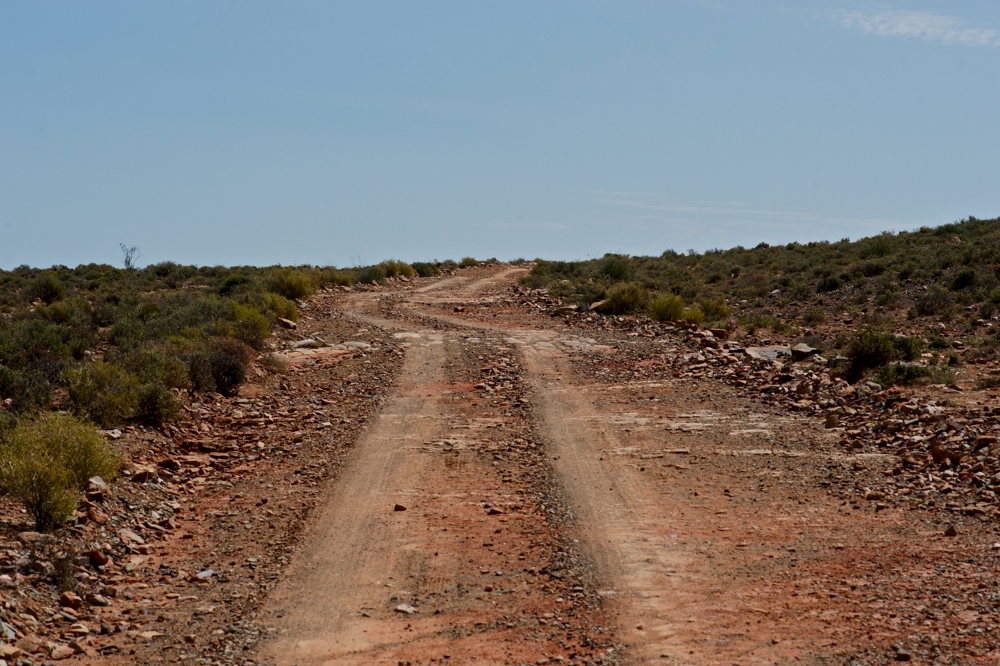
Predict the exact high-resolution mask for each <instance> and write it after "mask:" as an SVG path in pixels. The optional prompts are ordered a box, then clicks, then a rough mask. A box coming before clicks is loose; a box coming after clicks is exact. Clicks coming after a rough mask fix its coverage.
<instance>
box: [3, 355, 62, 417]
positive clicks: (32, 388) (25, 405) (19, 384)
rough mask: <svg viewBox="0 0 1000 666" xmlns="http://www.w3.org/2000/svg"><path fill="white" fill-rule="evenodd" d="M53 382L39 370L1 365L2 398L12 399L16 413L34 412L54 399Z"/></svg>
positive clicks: (11, 405)
mask: <svg viewBox="0 0 1000 666" xmlns="http://www.w3.org/2000/svg"><path fill="white" fill-rule="evenodd" d="M52 391H53V386H52V382H51V381H50V380H49V378H48V377H46V376H45V373H43V372H39V371H31V370H28V371H25V372H20V371H18V370H14V369H13V368H9V367H7V366H5V365H0V399H2V400H10V401H11V402H10V409H11V411H13V412H15V413H19V414H20V413H24V412H33V411H35V410H36V409H41V408H43V407H47V406H48V404H49V402H51V400H52Z"/></svg>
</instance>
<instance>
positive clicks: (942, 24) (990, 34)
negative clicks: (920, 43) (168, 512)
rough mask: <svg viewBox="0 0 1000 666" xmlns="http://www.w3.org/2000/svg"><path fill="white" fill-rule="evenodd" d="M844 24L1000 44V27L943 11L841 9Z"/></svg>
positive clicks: (885, 33) (891, 33)
mask: <svg viewBox="0 0 1000 666" xmlns="http://www.w3.org/2000/svg"><path fill="white" fill-rule="evenodd" d="M836 17H837V19H838V20H839V21H840V23H841V24H842V25H843V26H845V27H847V28H851V29H853V30H860V31H861V32H863V33H865V34H866V35H877V36H879V37H904V38H909V39H923V40H926V41H930V42H938V43H941V44H956V45H959V46H1000V30H997V29H994V28H984V27H980V26H976V25H973V24H971V23H969V22H968V21H965V20H963V19H960V18H957V17H954V16H945V15H943V14H934V13H932V12H921V11H887V12H875V13H865V12H859V11H850V12H840V13H838V14H837V15H836Z"/></svg>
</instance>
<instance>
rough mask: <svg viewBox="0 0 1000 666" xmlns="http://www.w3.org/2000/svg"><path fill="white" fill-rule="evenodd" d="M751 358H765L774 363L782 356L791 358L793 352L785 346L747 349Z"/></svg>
mask: <svg viewBox="0 0 1000 666" xmlns="http://www.w3.org/2000/svg"><path fill="white" fill-rule="evenodd" d="M744 351H745V352H746V354H747V356H749V357H750V358H763V359H766V360H769V361H773V360H774V359H776V358H779V357H782V356H791V355H792V350H791V349H789V348H788V347H785V346H779V345H773V346H770V347H747V348H746V349H745V350H744Z"/></svg>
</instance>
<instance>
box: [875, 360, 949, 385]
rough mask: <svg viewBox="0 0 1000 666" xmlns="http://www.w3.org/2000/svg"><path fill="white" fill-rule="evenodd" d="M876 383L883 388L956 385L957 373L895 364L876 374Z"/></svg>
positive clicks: (920, 366) (945, 369) (941, 369)
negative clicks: (917, 385)
mask: <svg viewBox="0 0 1000 666" xmlns="http://www.w3.org/2000/svg"><path fill="white" fill-rule="evenodd" d="M875 381H876V382H878V383H879V384H881V385H882V386H912V385H914V384H946V385H948V386H954V385H955V373H954V372H953V371H952V370H950V369H949V368H937V367H933V366H932V367H927V366H922V365H910V364H908V363H893V364H890V365H886V366H884V367H882V368H879V370H878V371H877V372H876V373H875Z"/></svg>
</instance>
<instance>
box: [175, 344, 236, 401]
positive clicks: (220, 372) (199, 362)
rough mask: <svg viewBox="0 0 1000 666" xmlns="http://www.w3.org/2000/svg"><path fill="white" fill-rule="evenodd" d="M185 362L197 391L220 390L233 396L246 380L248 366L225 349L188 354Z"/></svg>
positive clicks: (192, 385) (223, 393) (192, 384)
mask: <svg viewBox="0 0 1000 666" xmlns="http://www.w3.org/2000/svg"><path fill="white" fill-rule="evenodd" d="M184 362H185V364H186V365H187V367H188V375H189V377H190V379H191V387H192V388H193V389H194V390H195V391H204V392H212V391H218V392H219V393H221V394H222V395H226V396H233V395H236V393H237V392H238V391H239V388H240V386H242V385H243V382H245V381H246V368H245V367H244V366H243V364H242V363H240V361H239V360H238V359H236V358H234V357H232V356H230V355H229V354H227V353H226V352H224V351H213V352H209V353H205V352H199V353H196V354H188V355H187V356H185V357H184Z"/></svg>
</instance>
